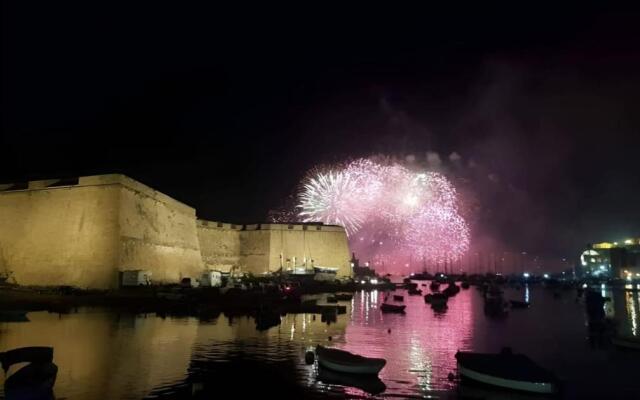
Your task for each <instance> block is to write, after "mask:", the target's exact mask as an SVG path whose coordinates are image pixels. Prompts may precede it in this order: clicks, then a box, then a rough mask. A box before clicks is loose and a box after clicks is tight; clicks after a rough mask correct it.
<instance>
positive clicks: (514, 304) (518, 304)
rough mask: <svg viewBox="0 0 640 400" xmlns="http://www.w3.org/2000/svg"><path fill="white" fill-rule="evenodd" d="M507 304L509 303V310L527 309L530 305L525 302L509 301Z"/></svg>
mask: <svg viewBox="0 0 640 400" xmlns="http://www.w3.org/2000/svg"><path fill="white" fill-rule="evenodd" d="M509 303H511V308H529V306H530V305H531V303H529V302H527V301H520V300H509Z"/></svg>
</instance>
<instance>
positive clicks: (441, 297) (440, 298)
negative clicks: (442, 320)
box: [424, 293, 448, 305]
mask: <svg viewBox="0 0 640 400" xmlns="http://www.w3.org/2000/svg"><path fill="white" fill-rule="evenodd" d="M447 300H448V297H447V296H446V295H445V294H442V293H428V294H426V295H425V296H424V302H425V303H428V304H437V305H442V304H447Z"/></svg>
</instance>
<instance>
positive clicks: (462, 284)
mask: <svg viewBox="0 0 640 400" xmlns="http://www.w3.org/2000/svg"><path fill="white" fill-rule="evenodd" d="M460 286H461V287H462V288H463V289H469V286H470V284H469V282H467V281H463V282H462V283H461V284H460Z"/></svg>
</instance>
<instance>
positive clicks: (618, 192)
mask: <svg viewBox="0 0 640 400" xmlns="http://www.w3.org/2000/svg"><path fill="white" fill-rule="evenodd" d="M86 3H90V4H84V3H83V4H81V5H74V6H65V5H62V4H59V3H55V4H50V5H48V6H43V5H40V6H38V7H35V6H34V5H32V4H27V3H24V2H14V4H10V5H9V4H6V3H5V5H4V10H3V11H4V12H3V46H2V47H3V50H2V51H3V54H2V73H3V77H2V79H3V87H2V94H3V96H2V97H3V103H2V111H3V133H2V139H1V141H0V145H1V146H0V182H14V181H20V180H29V179H39V178H40V179H41V178H50V177H62V176H79V175H88V174H99V173H115V172H119V173H124V174H127V175H129V176H131V177H133V178H135V179H137V180H139V181H141V182H143V183H145V184H147V185H149V186H151V187H153V188H156V189H158V190H160V191H162V192H164V193H167V194H169V195H170V196H172V197H174V198H176V199H178V200H181V201H183V202H185V203H187V204H189V205H191V206H193V207H195V208H196V210H197V212H198V215H199V216H200V217H201V218H206V219H213V220H223V221H230V222H241V223H242V222H256V221H264V220H266V218H267V213H268V211H269V210H271V209H274V208H277V207H279V206H281V205H282V204H283V203H284V202H285V201H286V198H287V196H290V195H291V194H292V193H293V192H294V191H295V189H296V185H297V183H298V182H299V181H300V179H301V178H302V177H303V176H304V174H305V173H306V172H307V171H308V170H309V169H310V168H312V167H313V166H315V165H317V164H321V163H332V162H338V161H343V160H347V159H350V158H354V157H360V156H368V155H371V154H379V153H382V154H385V155H388V156H393V157H397V158H405V157H406V156H409V155H413V156H414V157H415V158H416V159H417V160H419V162H421V161H420V160H425V159H426V154H427V152H432V153H431V154H432V161H433V154H434V153H438V155H439V157H440V159H441V161H442V162H441V163H440V165H435V166H434V167H436V168H438V169H440V170H442V171H443V172H445V173H447V174H449V176H452V177H454V178H456V179H460V182H462V183H461V185H462V186H464V188H465V190H467V189H468V190H469V192H470V193H473V196H474V198H475V199H476V201H477V203H478V206H477V209H476V211H475V214H474V216H473V223H474V234H475V237H476V238H477V240H478V241H483V242H484V241H486V242H487V243H494V244H495V245H496V246H503V247H505V248H509V249H514V250H526V251H530V252H537V253H539V254H542V255H547V256H571V257H572V256H575V253H576V251H577V250H578V249H579V248H581V247H583V246H584V245H585V244H586V243H587V242H590V241H602V240H617V239H620V238H624V237H625V236H628V235H636V236H640V208H639V207H638V203H639V202H638V199H639V196H640V173H639V171H638V169H639V168H638V165H639V161H638V156H639V149H640V135H639V133H640V28H638V25H639V24H638V23H637V21H640V15H638V14H633V13H630V12H626V11H624V10H609V9H601V8H586V7H585V6H584V5H582V6H581V7H579V8H577V7H572V8H567V9H561V8H557V7H554V8H553V9H547V10H543V9H526V8H520V9H519V10H518V11H515V10H506V9H496V10H486V9H483V10H470V9H465V10H463V9H462V8H460V9H457V10H448V11H447V10H438V11H436V10H431V11H429V10H402V11H400V10H386V9H381V10H375V11H374V10H365V9H359V10H346V9H339V10H329V9H304V10H303V9H296V10H293V9H288V10H286V9H282V10H276V9H269V10H257V9H256V10H249V9H244V10H240V11H238V10H225V9H222V8H218V7H215V8H213V7H212V8H209V9H195V8H191V9H187V8H186V7H185V8H182V7H181V8H175V7H168V8H162V7H161V6H158V5H148V6H132V5H131V4H128V5H126V6H124V7H117V6H115V5H114V4H113V3H105V4H103V5H97V4H96V3H94V2H86ZM176 4H177V3H176ZM534 4H535V3H534ZM247 7H248V6H247ZM461 7H462V6H461ZM249 11H251V12H249ZM453 152H456V153H457V154H459V155H460V157H461V160H459V161H455V162H454V161H450V159H449V156H450V154H451V153H453Z"/></svg>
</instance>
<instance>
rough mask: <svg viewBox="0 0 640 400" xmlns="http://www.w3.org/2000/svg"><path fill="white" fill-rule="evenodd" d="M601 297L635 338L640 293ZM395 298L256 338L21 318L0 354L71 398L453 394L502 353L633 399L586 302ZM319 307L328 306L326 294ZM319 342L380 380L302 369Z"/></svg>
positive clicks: (238, 330) (305, 318)
mask: <svg viewBox="0 0 640 400" xmlns="http://www.w3.org/2000/svg"><path fill="white" fill-rule="evenodd" d="M599 289H601V288H599ZM605 290H606V293H605V296H606V297H609V298H611V301H610V302H608V303H607V304H606V307H607V310H606V312H607V315H609V316H614V317H615V318H616V319H617V320H619V321H621V322H620V330H621V333H623V334H624V333H627V334H629V333H630V334H632V335H635V336H638V335H640V332H639V330H640V328H639V325H640V321H639V318H640V316H639V310H640V307H639V303H638V292H625V291H620V290H618V291H611V290H610V289H609V288H605ZM397 294H399V295H403V296H404V302H403V303H404V304H405V305H406V306H407V308H406V311H407V312H406V314H404V315H403V314H383V313H381V312H380V310H379V307H380V305H381V304H382V303H383V298H384V297H385V294H384V293H379V292H375V291H374V292H364V291H363V292H358V293H356V295H355V296H354V297H353V299H352V300H351V301H348V302H340V304H342V305H346V306H347V313H346V314H344V315H338V317H337V319H336V321H335V322H333V323H330V324H327V323H325V322H322V319H321V317H320V315H312V314H297V315H293V314H290V315H286V316H283V317H282V319H281V323H280V325H278V326H275V327H272V328H269V329H267V330H265V331H263V332H259V331H257V330H256V323H255V321H254V319H253V318H250V317H246V316H238V315H227V314H221V315H218V316H213V317H212V318H210V319H209V320H202V321H199V320H198V319H196V318H171V317H167V318H162V317H158V316H156V315H155V314H139V315H133V314H117V313H113V312H111V311H109V310H99V309H80V310H79V312H78V313H74V314H67V315H57V314H50V313H47V312H34V313H29V314H28V317H29V320H30V321H31V322H26V323H8V322H0V351H3V350H6V349H11V348H15V347H22V346H34V345H40V346H51V347H54V348H55V356H54V362H55V363H56V364H57V365H58V367H59V373H58V380H57V382H56V386H55V394H56V396H57V397H58V398H67V399H82V398H101V399H120V398H123V399H139V398H144V397H175V396H176V395H177V394H179V395H180V397H182V396H185V397H188V396H190V395H191V394H192V393H195V392H202V391H205V392H206V391H210V392H211V391H213V392H215V391H216V390H219V388H220V387H221V385H223V386H224V387H225V388H229V387H231V388H235V390H237V391H238V392H239V393H240V394H247V393H249V394H257V395H261V396H263V395H265V393H267V392H269V391H273V392H274V393H276V394H278V396H277V397H276V398H283V393H288V394H290V395H291V396H293V397H296V396H297V397H298V398H301V397H309V396H312V395H314V394H315V395H318V396H336V397H342V396H346V395H348V396H364V397H367V396H371V395H372V393H373V394H374V395H375V394H376V393H378V392H380V391H381V390H383V394H382V396H384V397H389V396H391V397H393V396H396V397H403V396H405V397H406V396H419V397H420V396H431V395H435V396H437V395H442V394H444V393H445V392H446V393H455V392H456V391H457V390H459V388H458V385H457V384H456V383H455V382H451V381H449V379H448V374H449V373H450V372H452V371H455V369H456V365H455V358H454V354H455V352H456V351H457V350H471V351H480V352H495V351H498V350H499V349H500V348H502V347H503V346H511V347H512V348H514V350H516V351H521V352H524V353H527V354H528V355H529V356H530V357H531V358H533V359H534V360H535V361H536V362H538V363H540V364H541V365H543V366H547V367H549V368H550V369H552V370H554V371H555V372H556V373H558V374H559V375H561V376H562V377H563V378H565V379H566V380H568V381H569V383H570V384H569V385H568V386H569V387H570V388H572V389H571V390H570V394H571V395H574V396H575V397H580V395H582V394H591V393H598V392H597V391H598V390H601V389H599V383H601V382H624V383H623V384H620V385H621V387H622V389H625V388H626V389H628V390H630V391H633V390H636V389H637V385H638V383H636V381H637V380H636V379H632V378H628V379H627V378H626V377H628V376H629V375H633V371H634V369H635V368H636V367H635V366H636V364H637V359H636V360H631V361H628V360H626V359H625V358H623V357H615V358H614V357H613V355H614V354H615V353H611V354H612V356H611V357H609V356H608V354H610V352H606V351H605V350H597V351H596V350H590V348H589V346H588V342H587V329H586V317H585V312H584V304H582V300H580V302H578V301H576V299H575V298H573V297H571V296H563V297H561V298H556V297H554V296H553V295H552V293H551V292H550V291H549V290H546V289H543V288H540V287H535V286H534V287H531V288H530V287H528V286H526V287H525V290H524V293H523V291H520V290H507V291H506V293H505V297H507V298H508V299H521V298H523V297H524V298H525V300H527V301H530V302H531V303H532V306H531V308H530V309H526V310H513V311H512V312H511V313H510V315H509V317H508V318H506V319H503V320H492V319H487V318H486V317H485V316H484V313H483V311H482V310H483V303H482V297H481V295H480V293H479V292H478V291H476V290H474V289H469V290H463V291H461V292H460V293H459V294H458V295H456V296H454V297H453V298H451V299H450V300H449V308H448V310H447V311H446V313H444V314H437V313H434V311H433V310H432V309H431V307H429V305H428V304H425V303H424V300H423V298H422V297H421V296H409V295H407V293H406V292H405V291H398V293H397ZM316 297H317V298H319V299H320V301H319V303H323V302H324V299H325V296H316ZM392 298H393V297H392V294H391V295H389V300H388V301H392ZM319 343H320V344H325V345H331V346H335V347H337V348H341V349H345V350H348V351H351V352H355V353H359V354H362V355H365V356H369V357H381V358H385V359H386V360H387V365H386V366H385V368H384V369H383V370H382V371H381V373H380V379H381V381H377V380H374V381H370V382H369V381H367V382H361V381H357V382H356V381H350V382H347V381H345V379H344V377H341V376H335V374H334V375H332V374H331V373H329V374H327V373H326V371H318V370H317V369H316V367H314V366H308V365H305V363H304V353H305V351H306V350H307V349H309V348H313V347H315V345H316V344H319ZM323 372H324V373H323ZM0 379H4V377H2V378H0ZM1 383H3V382H1V381H0V384H1ZM571 383H573V384H571ZM381 384H382V385H383V386H381ZM625 385H626V386H625ZM634 385H636V386H634ZM460 389H462V388H460ZM622 389H621V390H622ZM0 390H1V386H0ZM469 390H471V392H473V390H472V389H469V388H467V392H468V391H469Z"/></svg>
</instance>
